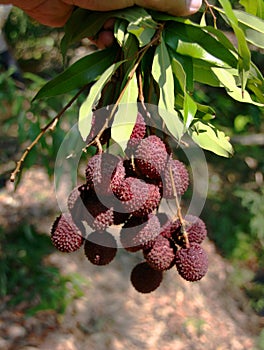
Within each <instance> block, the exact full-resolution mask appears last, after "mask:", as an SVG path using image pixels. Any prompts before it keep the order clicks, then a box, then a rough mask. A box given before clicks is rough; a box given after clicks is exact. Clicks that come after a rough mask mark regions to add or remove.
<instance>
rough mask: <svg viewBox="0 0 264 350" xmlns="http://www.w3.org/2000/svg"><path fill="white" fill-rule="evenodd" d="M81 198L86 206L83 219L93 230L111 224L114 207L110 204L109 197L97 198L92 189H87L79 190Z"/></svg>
mask: <svg viewBox="0 0 264 350" xmlns="http://www.w3.org/2000/svg"><path fill="white" fill-rule="evenodd" d="M81 198H82V200H83V203H84V205H85V208H86V212H85V215H84V220H85V221H86V222H87V224H88V225H89V226H90V227H91V228H92V229H93V230H96V231H97V230H104V229H106V228H107V227H109V226H111V225H113V223H114V209H113V206H111V197H108V196H102V198H98V197H97V195H96V193H95V192H94V190H93V189H89V190H83V191H82V192H81ZM101 200H102V201H104V203H102V202H101Z"/></svg>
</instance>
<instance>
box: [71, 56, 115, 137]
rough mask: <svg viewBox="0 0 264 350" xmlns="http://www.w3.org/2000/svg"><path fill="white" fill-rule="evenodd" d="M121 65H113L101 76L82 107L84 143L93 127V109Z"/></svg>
mask: <svg viewBox="0 0 264 350" xmlns="http://www.w3.org/2000/svg"><path fill="white" fill-rule="evenodd" d="M121 64H122V62H118V63H115V64H112V65H111V66H110V67H109V68H108V69H107V70H106V71H105V72H104V73H103V74H102V75H101V77H100V78H99V79H98V80H97V82H96V83H94V85H93V86H92V87H91V89H90V92H89V95H88V96H87V98H86V100H85V101H84V102H83V103H82V105H81V107H80V110H79V120H78V126H79V131H80V134H81V136H82V138H83V140H84V141H85V140H86V139H87V136H88V135H89V133H90V131H91V127H92V125H91V120H92V107H93V106H94V105H96V103H97V102H98V101H99V99H100V97H101V91H102V89H103V87H104V86H105V84H106V83H107V81H108V80H109V79H110V78H111V76H112V75H113V73H114V72H115V71H116V70H117V68H118V67H119V66H120V65H121Z"/></svg>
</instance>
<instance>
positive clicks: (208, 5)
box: [203, 0, 217, 28]
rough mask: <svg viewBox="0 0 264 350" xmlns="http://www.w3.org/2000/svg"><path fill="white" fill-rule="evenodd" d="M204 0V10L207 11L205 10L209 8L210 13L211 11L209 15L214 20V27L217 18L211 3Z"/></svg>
mask: <svg viewBox="0 0 264 350" xmlns="http://www.w3.org/2000/svg"><path fill="white" fill-rule="evenodd" d="M203 1H204V3H205V6H206V9H205V12H206V11H207V10H209V11H210V13H211V16H212V17H213V21H214V28H216V27H217V26H216V20H217V18H216V15H215V14H214V11H213V9H212V8H213V5H211V4H209V2H208V0H203Z"/></svg>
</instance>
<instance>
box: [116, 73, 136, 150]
mask: <svg viewBox="0 0 264 350" xmlns="http://www.w3.org/2000/svg"><path fill="white" fill-rule="evenodd" d="M137 98H138V86H137V77H136V75H135V74H134V75H133V77H132V79H131V80H130V82H129V84H128V87H127V89H126V90H125V93H124V95H123V97H122V98H121V101H120V103H119V105H118V111H117V112H116V114H115V117H114V121H113V124H112V127H111V137H112V139H113V140H114V141H115V142H117V143H118V144H119V145H120V147H121V148H122V150H123V151H125V149H126V146H127V142H128V140H129V138H130V136H131V134H132V131H133V128H134V125H135V123H136V119H137V112H138V108H137Z"/></svg>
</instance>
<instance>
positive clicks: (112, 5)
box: [63, 0, 135, 11]
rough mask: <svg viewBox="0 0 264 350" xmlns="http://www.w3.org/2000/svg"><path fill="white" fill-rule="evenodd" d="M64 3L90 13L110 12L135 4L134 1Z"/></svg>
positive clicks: (70, 0) (104, 0) (75, 0)
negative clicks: (90, 11) (87, 10)
mask: <svg viewBox="0 0 264 350" xmlns="http://www.w3.org/2000/svg"><path fill="white" fill-rule="evenodd" d="M63 1H64V2H65V3H67V4H70V5H74V6H78V7H82V8H85V9H89V10H92V11H111V10H118V9H122V8H125V7H130V6H133V5H134V4H135V1H134V0H63Z"/></svg>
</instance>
